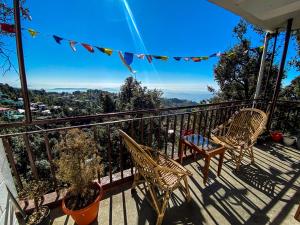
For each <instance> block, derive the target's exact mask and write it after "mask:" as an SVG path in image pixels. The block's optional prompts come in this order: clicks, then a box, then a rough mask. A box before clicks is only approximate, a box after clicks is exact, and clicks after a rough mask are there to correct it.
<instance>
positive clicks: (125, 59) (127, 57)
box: [0, 23, 264, 74]
mask: <svg viewBox="0 0 300 225" xmlns="http://www.w3.org/2000/svg"><path fill="white" fill-rule="evenodd" d="M22 29H23V30H27V31H28V33H29V34H30V36H31V37H33V38H34V37H36V36H37V35H38V34H40V32H38V31H36V30H34V29H31V28H30V29H29V28H22ZM0 31H2V32H7V33H15V26H14V25H13V24H6V23H0ZM51 36H52V37H53V39H54V40H55V42H56V43H57V44H61V42H62V41H67V42H68V43H69V45H70V47H71V49H72V50H73V51H74V52H75V51H76V50H77V49H76V45H77V44H78V43H79V44H81V45H82V46H83V47H84V48H85V49H86V50H87V51H89V52H91V53H94V52H95V50H94V48H97V49H98V50H99V51H100V52H102V53H104V54H106V55H108V56H111V55H112V54H113V52H114V51H115V52H118V55H119V57H120V59H121V61H122V63H123V64H124V65H125V66H126V68H127V69H128V70H129V71H130V72H131V73H133V74H134V73H136V71H134V70H133V69H132V67H131V64H132V63H133V58H134V56H135V57H137V58H138V59H145V58H146V59H147V61H148V62H149V63H152V60H153V58H154V59H158V60H162V61H168V60H169V58H170V57H169V56H162V55H151V54H143V53H138V54H137V53H132V52H127V51H124V54H123V53H122V51H120V50H113V49H110V48H105V47H98V46H94V45H90V44H87V43H82V42H78V41H75V40H70V39H66V38H62V37H59V36H57V35H51ZM263 49H264V47H263V46H260V47H255V48H249V49H245V50H244V51H243V54H247V53H248V52H249V51H251V50H255V51H262V50H263ZM221 56H226V57H234V56H236V54H235V53H234V52H232V51H231V52H217V53H213V54H211V55H209V56H189V57H183V56H173V57H171V58H173V59H174V60H175V61H182V60H183V61H186V62H188V61H192V62H201V61H205V60H208V59H210V58H213V57H221Z"/></svg>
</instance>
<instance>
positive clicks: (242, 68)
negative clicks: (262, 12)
mask: <svg viewBox="0 0 300 225" xmlns="http://www.w3.org/2000/svg"><path fill="white" fill-rule="evenodd" d="M248 26H249V25H248V24H247V23H246V22H244V21H243V20H241V21H240V22H239V23H238V24H237V26H236V27H235V28H234V29H233V35H234V36H235V37H236V38H237V40H238V42H237V44H236V45H234V47H232V48H230V49H229V50H228V51H227V53H226V54H223V55H221V57H220V60H219V62H218V63H217V64H216V66H215V68H214V76H215V80H216V82H217V83H218V84H219V87H220V90H219V91H218V92H217V91H216V90H215V89H213V88H212V87H208V90H209V91H210V92H214V93H215V94H216V97H215V99H214V100H222V101H223V100H244V99H251V98H253V97H254V93H255V88H256V82H257V77H258V73H259V68H260V62H261V57H262V52H263V49H262V48H255V49H252V48H250V46H251V42H250V40H249V39H248V38H247V37H246V34H247V30H248ZM270 59H271V53H267V56H266V63H265V74H264V80H263V83H262V90H263V88H264V87H265V85H266V74H267V71H268V69H269V68H270ZM277 72H278V67H277V66H274V65H273V66H272V68H271V71H270V78H271V79H270V81H269V84H274V78H275V77H276V74H277ZM270 87H271V85H270ZM268 90H272V88H269V89H268ZM271 96H272V92H271V91H268V92H267V98H271ZM259 97H263V95H262V91H261V96H259Z"/></svg>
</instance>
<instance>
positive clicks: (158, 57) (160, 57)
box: [153, 55, 169, 61]
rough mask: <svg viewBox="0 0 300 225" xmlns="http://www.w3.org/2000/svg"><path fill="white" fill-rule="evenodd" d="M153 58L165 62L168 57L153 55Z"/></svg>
mask: <svg viewBox="0 0 300 225" xmlns="http://www.w3.org/2000/svg"><path fill="white" fill-rule="evenodd" d="M153 57H154V58H155V59H161V60H163V61H167V60H168V59H169V57H168V56H156V55H154V56H153Z"/></svg>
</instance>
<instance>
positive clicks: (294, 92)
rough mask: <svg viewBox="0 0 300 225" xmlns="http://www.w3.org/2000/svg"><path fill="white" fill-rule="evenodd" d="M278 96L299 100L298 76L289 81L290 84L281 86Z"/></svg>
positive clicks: (299, 81) (299, 83) (299, 85)
mask: <svg viewBox="0 0 300 225" xmlns="http://www.w3.org/2000/svg"><path fill="white" fill-rule="evenodd" d="M280 98H283V99H287V100H300V76H297V77H296V78H295V79H293V80H292V81H291V84H290V85H288V86H286V87H285V88H283V90H282V91H281V93H280Z"/></svg>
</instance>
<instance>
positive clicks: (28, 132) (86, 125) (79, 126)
mask: <svg viewBox="0 0 300 225" xmlns="http://www.w3.org/2000/svg"><path fill="white" fill-rule="evenodd" d="M214 105H216V104H214ZM245 105H247V104H246V103H245V104H239V106H245ZM231 107H232V106H225V107H219V108H217V109H218V110H222V109H227V108H231ZM209 110H212V109H202V110H198V111H194V112H180V113H171V114H165V115H154V116H144V117H136V118H129V119H121V120H113V121H106V122H100V123H90V124H82V125H74V126H65V127H56V128H48V129H42V128H40V127H39V130H34V131H24V132H16V133H10V134H1V135H0V138H7V137H15V136H21V135H24V134H26V135H30V134H38V133H49V132H55V131H63V130H70V129H74V128H90V127H95V126H105V125H110V124H120V123H126V122H130V121H139V120H142V119H143V120H147V119H155V118H159V117H168V116H181V115H186V114H191V113H200V112H205V111H209Z"/></svg>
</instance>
